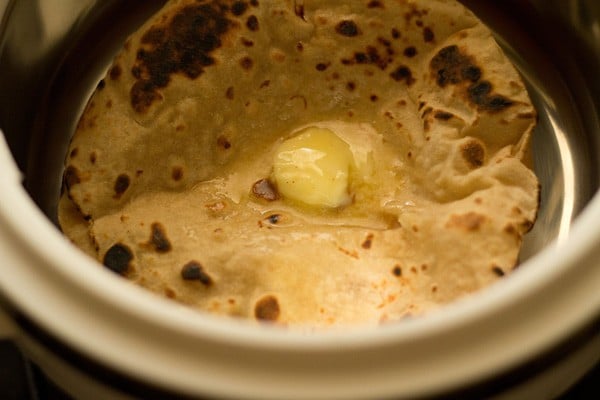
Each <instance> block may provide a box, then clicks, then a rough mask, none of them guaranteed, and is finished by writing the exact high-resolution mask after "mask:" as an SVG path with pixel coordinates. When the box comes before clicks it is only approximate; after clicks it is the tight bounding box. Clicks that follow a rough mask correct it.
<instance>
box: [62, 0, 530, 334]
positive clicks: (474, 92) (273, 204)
mask: <svg viewBox="0 0 600 400" xmlns="http://www.w3.org/2000/svg"><path fill="white" fill-rule="evenodd" d="M535 122H536V111H535V109H534V107H533V105H532V103H531V101H530V99H529V97H528V94H527V91H526V88H525V86H524V84H523V82H522V80H521V78H520V76H519V74H518V72H517V71H516V70H515V68H514V67H513V65H512V64H511V62H510V61H509V59H508V58H507V57H506V55H505V54H504V53H503V52H502V50H501V49H500V48H499V46H498V45H497V43H496V42H495V41H494V39H493V37H492V34H491V33H490V31H489V29H488V28H487V27H486V26H484V25H483V24H482V22H481V21H480V20H478V19H477V18H476V17H475V16H474V15H473V14H472V13H471V12H470V11H468V10H467V9H465V8H464V6H462V5H461V4H460V3H458V2H457V1H453V0H403V1H389V0H387V1H386V0H379V1H376V0H365V1H352V2H338V1H334V0H320V1H319V0H315V1H311V0H304V1H299V0H297V1H291V0H288V1H283V0H282V1H266V0H259V1H256V0H249V1H226V0H213V1H208V0H207V1H203V0H171V1H169V2H167V3H166V4H165V6H164V8H163V9H162V10H161V11H159V12H158V13H157V14H156V15H155V16H154V17H152V18H151V19H150V20H148V21H147V22H146V23H145V24H144V25H143V26H142V27H141V28H140V29H139V30H138V31H137V32H136V33H134V34H133V35H132V36H131V37H130V38H129V39H128V40H127V41H126V43H125V44H124V47H123V49H122V51H121V52H120V53H119V54H118V55H117V56H116V57H115V59H114V62H113V64H112V65H111V67H110V68H109V70H108V71H107V74H106V76H105V78H104V79H103V80H102V81H101V82H100V83H99V85H98V87H97V89H96V91H95V93H94V94H93V96H92V98H91V99H90V100H89V102H88V105H87V107H86V109H85V111H84V113H83V115H82V117H81V120H80V122H79V125H78V127H77V130H76V132H75V134H74V136H73V138H72V142H71V145H70V149H69V153H68V155H67V158H66V164H65V173H64V191H63V196H62V198H61V202H60V210H59V214H60V215H59V217H60V223H61V227H62V229H63V231H64V233H65V234H66V235H67V236H69V237H70V238H71V239H72V240H73V242H74V243H76V244H77V245H78V246H80V247H81V248H82V249H84V250H85V251H86V252H88V253H89V254H90V255H91V256H93V257H95V258H96V259H98V260H99V261H100V262H102V263H103V264H104V265H106V266H107V267H109V268H110V269H111V270H113V271H115V272H117V273H120V274H122V275H124V276H126V277H127V278H129V279H131V280H132V281H134V282H136V283H137V284H139V285H142V286H144V287H147V288H149V289H151V290H153V291H155V292H157V293H159V294H161V295H164V296H166V297H169V298H172V299H175V300H177V301H179V302H181V303H184V304H189V305H190V306H192V307H196V308H198V309H200V310H203V311H207V312H211V313H216V314H219V315H231V316H241V317H248V318H251V319H257V320H259V321H277V323H280V324H287V325H304V326H311V327H327V326H336V325H337V326H339V325H353V324H367V325H368V324H371V325H373V324H379V323H382V322H384V321H394V320H399V319H402V318H404V317H406V316H409V315H418V314H423V313H427V312H429V311H430V310H433V309H436V308H438V307H439V306H440V305H443V304H445V303H448V302H450V301H453V300H454V299H457V298H460V297H462V296H465V295H467V294H469V293H472V292H475V291H477V290H479V289H481V288H483V287H485V286H487V285H489V284H492V283H493V282H495V281H496V280H498V279H500V278H501V277H502V276H504V275H505V274H508V273H510V272H511V271H512V270H513V269H514V268H515V266H516V265H517V262H518V254H519V250H520V246H521V243H522V238H523V235H524V234H525V233H526V232H527V231H528V230H529V229H531V227H532V225H533V223H534V221H535V216H536V212H537V208H538V204H539V199H538V196H539V184H538V181H537V178H536V176H535V175H534V173H533V171H532V170H531V169H530V167H529V166H528V159H529V155H528V153H529V142H530V135H531V133H532V130H533V128H534V126H535ZM307 127H317V128H323V129H327V130H329V131H331V132H333V133H335V135H337V136H338V137H339V138H340V139H341V140H342V141H343V142H345V143H347V145H348V148H349V149H350V150H351V152H352V155H353V158H354V165H353V167H352V168H353V175H352V181H351V183H350V185H349V189H348V195H349V196H350V198H351V202H350V204H347V205H344V206H341V207H333V208H331V207H330V208H319V207H309V206H302V205H299V204H297V203H294V202H291V201H289V200H288V199H286V198H285V197H284V196H281V195H279V194H278V193H277V185H275V184H273V182H272V179H271V178H272V174H273V157H274V156H275V152H276V149H277V148H278V146H279V145H280V144H281V143H282V142H284V141H285V140H287V139H289V138H291V137H294V135H296V134H297V133H298V132H300V131H301V130H302V129H304V128H307Z"/></svg>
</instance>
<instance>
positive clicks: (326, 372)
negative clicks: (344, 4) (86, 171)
mask: <svg viewBox="0 0 600 400" xmlns="http://www.w3.org/2000/svg"><path fill="white" fill-rule="evenodd" d="M263 1H266V0H263ZM163 3H164V0H146V1H118V0H104V1H101V0H20V1H6V0H4V1H2V0H0V13H1V12H2V11H4V17H3V19H2V25H1V26H0V129H2V130H3V132H4V137H5V139H6V143H7V145H8V147H7V148H5V147H6V146H4V143H3V142H2V141H0V184H1V185H2V190H1V192H0V261H1V262H0V306H2V307H1V308H2V309H3V310H4V311H5V314H6V316H4V317H3V318H2V319H1V320H0V327H2V329H3V330H4V331H5V332H4V333H5V334H6V335H10V336H11V337H13V338H14V340H15V341H16V342H17V343H19V344H20V345H21V347H22V348H23V349H24V351H25V352H26V353H27V354H28V355H29V356H30V357H31V358H33V359H34V360H35V361H36V362H37V363H39V364H40V365H41V366H42V368H44V369H45V370H46V372H47V373H48V374H49V375H50V376H51V377H53V378H54V379H55V380H56V381H57V382H58V383H59V384H61V385H62V386H64V387H68V388H69V389H70V390H71V391H73V393H74V394H76V395H79V396H82V397H88V396H89V395H90V394H98V393H104V394H106V395H107V396H108V393H110V396H111V397H113V396H115V395H116V394H119V395H123V394H125V395H135V396H139V395H143V396H144V397H146V396H150V395H156V396H158V397H160V396H162V395H166V394H179V395H187V396H199V395H215V396H219V397H256V398H282V397H289V398H309V397H315V398H319V397H320V398H331V397H339V398H369V397H378V398H384V397H395V398H403V397H407V398H414V397H434V396H438V395H446V396H447V395H457V396H458V395H459V394H460V395H461V396H464V397H469V396H471V397H481V396H486V397H487V396H491V395H501V396H502V395H510V396H511V397H512V396H514V397H519V396H521V397H522V398H532V397H531V396H532V395H535V398H551V397H553V396H555V395H557V394H558V393H560V392H561V391H563V390H565V389H566V388H567V387H568V386H569V385H570V384H571V383H572V382H574V381H575V380H576V379H577V378H578V377H580V376H581V375H582V374H583V373H584V372H585V371H586V370H587V369H588V368H589V367H590V366H591V365H593V364H594V363H595V362H597V361H598V359H600V225H598V224H597V223H596V220H597V219H598V218H600V198H599V196H598V195H597V194H596V193H597V192H598V188H599V186H600V173H599V171H600V157H599V155H600V126H599V118H598V112H599V110H600V78H598V76H600V75H598V73H597V71H599V70H600V68H599V67H600V5H598V3H597V2H596V1H595V0H579V1H577V0H571V1H568V2H566V1H562V0H551V1H544V0H529V1H527V0H506V1H502V2H496V1H476V0H463V3H465V4H466V5H467V6H469V7H470V8H471V9H472V10H473V11H475V12H476V13H477V14H478V15H479V16H480V17H481V18H482V19H483V20H484V21H485V22H486V23H488V25H489V26H490V27H491V28H492V29H493V30H494V31H495V33H496V34H497V39H498V41H499V43H500V44H501V45H502V46H503V47H504V49H505V51H506V52H507V54H508V55H509V56H510V57H511V58H512V60H513V61H514V63H515V64H516V66H517V67H518V69H519V70H520V72H521V73H522V75H523V77H524V80H525V81H526V82H527V84H528V88H529V90H530V94H531V96H532V99H533V101H534V103H535V104H536V106H537V108H538V111H539V114H540V118H539V125H538V128H537V129H536V132H535V136H534V143H533V146H534V147H535V149H536V150H535V153H534V164H535V169H536V172H537V174H538V176H539V177H540V180H541V183H542V199H541V200H542V202H541V209H540V213H539V216H538V221H537V223H536V225H535V228H534V229H533V231H532V232H531V233H530V234H529V235H528V236H527V237H526V242H525V246H524V248H523V251H522V254H521V260H522V262H523V264H522V267H521V268H520V269H519V270H518V271H517V273H515V274H513V276H511V277H510V278H509V279H506V280H505V281H504V282H502V283H501V284H498V285H495V286H494V287H492V288H490V289H489V290H485V291H483V292H482V293H481V294H478V295H476V296H474V298H473V299H469V300H466V301H461V302H457V303H456V304H453V305H451V306H448V307H447V310H446V311H445V312H444V313H440V315H435V316H432V317H431V318H430V317H427V318H423V319H417V320H415V321H410V322H407V323H404V324H401V325H402V326H392V327H385V328H382V329H380V330H377V331H372V330H361V329H357V330H352V331H350V332H332V333H326V334H316V335H313V336H310V337H306V336H302V335H299V334H294V333H289V332H282V331H279V330H277V329H267V328H257V327H251V326H248V325H245V324H244V323H243V322H239V323H237V322H231V321H223V320H220V319H217V318H213V317H199V316H198V315H196V314H195V313H192V312H191V311H189V310H185V309H181V308H179V307H178V306H176V305H173V304H170V303H167V302H166V301H161V300H159V299H156V298H154V296H151V295H150V294H148V293H146V292H144V291H142V290H137V289H136V288H132V287H130V286H129V285H126V284H124V283H123V282H120V281H119V280H118V279H117V278H115V277H113V276H111V275H110V274H108V273H106V272H105V271H103V270H102V269H99V268H97V266H96V265H94V263H93V262H92V261H91V260H89V259H87V258H86V257H84V256H83V255H82V254H81V253H79V252H78V251H77V250H76V249H74V248H72V247H71V245H70V244H69V243H67V241H66V240H64V239H63V238H62V237H61V235H60V233H59V232H58V230H57V229H56V227H55V221H56V205H57V199H58V194H59V190H60V176H61V171H62V165H63V158H64V154H65V153H66V149H67V145H68V140H69V137H70V135H71V134H72V132H73V130H74V126H75V123H76V121H77V119H78V116H79V113H80V112H81V110H82V108H83V106H84V105H85V102H86V101H87V98H88V97H89V95H90V94H91V92H92V91H93V89H94V88H95V85H96V83H97V82H98V80H99V79H100V77H101V76H102V75H103V74H104V71H105V70H106V68H107V66H108V64H109V63H110V61H111V59H112V56H113V55H114V54H115V53H116V51H117V50H118V49H119V48H120V46H121V43H122V42H123V41H124V39H125V37H126V36H127V35H128V34H129V33H130V32H132V31H133V30H134V29H135V28H136V27H137V26H139V24H141V23H142V22H143V21H144V20H145V19H146V18H147V17H148V16H149V15H151V14H152V13H153V12H154V11H156V10H157V9H158V8H159V7H160V6H161V5H162V4H163ZM13 159H14V162H13ZM15 166H16V167H17V168H18V169H17V168H15ZM18 171H20V172H18ZM20 178H23V179H22V181H21V179H20ZM140 332H143V333H140ZM94 397H96V396H94Z"/></svg>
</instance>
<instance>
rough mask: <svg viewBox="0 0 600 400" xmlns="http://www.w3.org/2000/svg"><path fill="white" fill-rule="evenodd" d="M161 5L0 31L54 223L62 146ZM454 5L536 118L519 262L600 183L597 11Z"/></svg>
mask: <svg viewBox="0 0 600 400" xmlns="http://www.w3.org/2000/svg"><path fill="white" fill-rule="evenodd" d="M164 3H165V0H146V1H119V0H103V1H101V0H20V1H12V2H10V3H9V10H8V12H7V14H6V16H5V20H4V21H3V24H2V30H1V31H0V68H1V71H2V72H1V73H0V93H1V96H0V128H1V129H2V130H3V131H4V133H5V135H6V137H7V141H8V143H9V146H10V147H11V150H12V152H13V155H14V156H15V159H16V161H17V163H18V165H19V167H20V168H21V170H22V171H23V172H24V175H25V181H24V184H25V187H26V189H27V190H28V192H29V193H30V195H31V197H32V198H33V199H34V200H35V202H36V203H37V204H38V206H39V207H40V208H41V209H42V210H43V212H44V213H45V214H46V215H47V216H48V218H50V219H51V220H52V221H54V222H56V207H57V201H58V197H59V192H60V183H61V174H62V168H63V160H64V157H65V154H66V151H67V147H68V143H69V138H70V136H71V135H72V133H73V131H74V129H75V125H76V123H77V120H78V118H79V115H80V113H81V111H82V110H83V107H84V106H85V104H86V102H87V99H88V98H89V96H90V95H91V93H92V91H93V90H94V88H95V87H96V84H97V82H98V81H99V80H100V79H101V77H102V76H103V75H104V72H105V71H106V69H107V67H108V65H109V64H110V62H111V60H112V57H113V56H114V54H115V53H116V52H117V51H119V49H120V48H121V46H122V43H123V42H124V40H125V38H126V37H127V35H128V34H130V33H131V32H132V31H134V30H135V29H136V28H137V27H138V26H139V25H140V24H141V23H142V22H143V21H144V20H145V19H146V18H147V17H149V16H150V15H151V14H152V13H153V12H155V11H156V10H158V9H159V8H160V7H161V6H162V5H163V4H164ZM463 3H464V4H465V5H467V6H468V7H469V8H471V9H472V10H473V11H474V12H475V13H476V14H478V15H479V17H480V18H482V19H483V20H484V22H486V23H487V24H488V25H489V26H490V27H491V28H492V30H493V31H494V32H495V33H496V35H497V39H498V41H499V43H500V44H501V45H502V47H503V48H504V49H505V51H506V53H507V54H508V55H509V57H510V58H511V59H512V60H513V61H514V63H515V65H516V66H517V68H518V69H519V70H520V72H521V73H522V75H523V77H524V80H525V81H526V83H527V84H528V87H529V90H530V95H531V97H532V99H533V101H534V103H535V105H536V106H537V109H538V112H539V125H538V127H537V128H536V132H535V134H534V139H533V148H534V152H533V154H534V165H535V170H536V173H537V174H538V176H539V178H540V181H541V185H542V194H541V208H540V211H539V214H538V220H537V222H536V224H535V227H534V229H533V230H532V231H531V232H530V233H529V234H528V235H527V236H526V240H525V244H524V247H523V250H522V253H521V259H522V260H526V259H528V258H530V257H531V256H533V255H535V254H536V253H537V252H538V251H540V250H541V249H542V248H544V247H545V246H546V245H547V244H549V243H551V242H552V241H554V240H558V241H564V240H565V239H566V238H567V237H568V234H569V229H570V225H571V222H572V220H573V219H574V218H575V217H576V216H577V215H578V213H579V212H580V211H581V210H582V209H583V208H584V207H585V205H586V204H587V202H588V201H589V200H590V199H591V198H592V196H593V195H594V193H595V192H596V190H597V189H598V187H599V178H598V177H599V176H600V174H599V170H600V164H599V161H598V156H597V155H598V154H599V153H600V140H599V139H598V132H599V129H598V116H597V111H598V99H599V98H600V90H599V87H600V82H599V81H598V79H599V78H598V77H597V76H596V75H595V74H594V73H593V71H594V69H595V68H594V67H595V66H597V65H598V64H599V63H598V57H597V56H592V55H593V54H596V55H597V54H598V52H596V53H594V52H593V51H592V48H593V46H594V45H597V46H600V38H598V37H595V36H594V33H595V34H598V32H599V27H598V25H597V19H598V18H600V10H599V8H600V7H598V6H597V5H595V1H594V0H589V1H584V0H581V1H575V0H574V1H570V2H564V1H560V0H556V1H541V0H540V1H536V0H530V1H521V0H507V1H502V2H493V1H480V0H479V1H476V0H463ZM567 3H568V4H567ZM590 15H591V16H590ZM594 15H595V17H596V18H594V17H593V16H594ZM599 35H600V34H599ZM583 37H585V38H588V39H591V40H590V41H586V40H583V39H582V38H583ZM574 43H575V44H574Z"/></svg>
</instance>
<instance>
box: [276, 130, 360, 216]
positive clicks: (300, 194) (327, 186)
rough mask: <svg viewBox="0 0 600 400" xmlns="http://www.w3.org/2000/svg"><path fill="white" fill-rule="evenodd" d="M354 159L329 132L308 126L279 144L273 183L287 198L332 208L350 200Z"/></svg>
mask: <svg viewBox="0 0 600 400" xmlns="http://www.w3.org/2000/svg"><path fill="white" fill-rule="evenodd" d="M353 166H354V158H353V156H352V152H351V151H350V146H349V145H348V143H346V142H344V141H343V140H342V139H340V138H339V137H338V136H337V135H336V134H335V133H333V132H332V131H331V130H329V129H325V128H316V127H310V128H306V129H304V130H302V131H300V132H299V133H298V134H297V135H296V136H294V137H292V138H290V139H287V140H286V141H284V142H283V143H281V144H280V145H279V147H278V148H277V150H276V152H275V159H274V161H273V180H274V181H275V183H276V185H277V190H278V191H279V193H280V194H281V195H282V196H283V197H284V198H287V199H291V200H295V201H298V202H301V203H305V204H308V205H311V206H317V207H329V208H336V207H340V206H344V205H346V204H348V203H350V201H351V197H350V193H349V185H350V172H351V169H352V168H353Z"/></svg>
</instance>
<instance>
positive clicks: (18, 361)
mask: <svg viewBox="0 0 600 400" xmlns="http://www.w3.org/2000/svg"><path fill="white" fill-rule="evenodd" d="M0 399H1V400H67V399H71V397H69V396H68V395H66V394H65V393H64V392H62V391H61V390H60V389H59V388H58V387H57V386H56V385H54V384H53V383H52V382H50V381H49V380H48V379H47V378H46V377H45V376H44V374H43V373H42V372H41V371H40V370H39V368H37V367H36V366H35V365H33V364H32V363H31V362H29V361H27V360H26V359H25V358H24V357H23V355H22V354H21V352H20V351H19V350H18V349H17V347H16V346H15V345H13V344H12V343H11V342H9V341H6V340H4V341H0ZM572 399H573V400H583V399H585V400H588V399H589V400H594V399H600V364H598V365H597V366H596V367H595V368H594V369H593V370H592V371H590V372H589V373H588V374H587V375H586V376H585V377H584V378H583V379H582V380H581V381H580V382H579V383H578V384H577V385H575V386H574V387H573V388H572V389H571V390H569V391H568V392H567V393H566V394H565V395H563V396H562V397H560V398H559V400H572ZM532 400H536V399H532Z"/></svg>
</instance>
